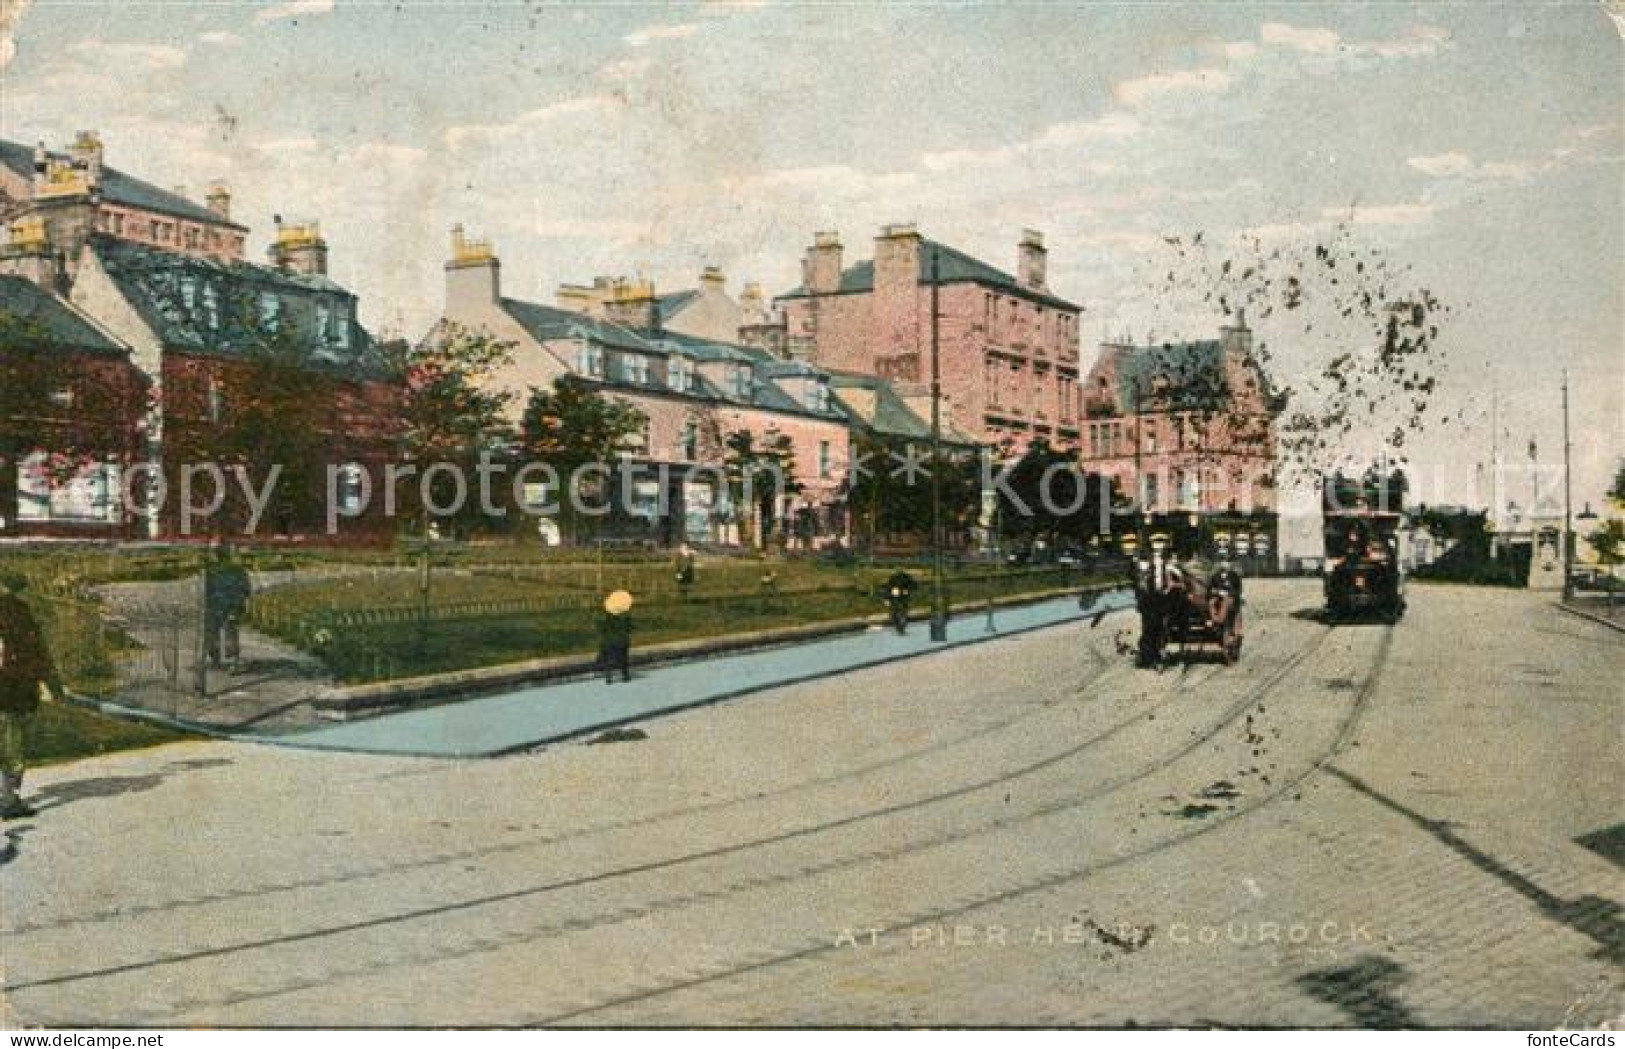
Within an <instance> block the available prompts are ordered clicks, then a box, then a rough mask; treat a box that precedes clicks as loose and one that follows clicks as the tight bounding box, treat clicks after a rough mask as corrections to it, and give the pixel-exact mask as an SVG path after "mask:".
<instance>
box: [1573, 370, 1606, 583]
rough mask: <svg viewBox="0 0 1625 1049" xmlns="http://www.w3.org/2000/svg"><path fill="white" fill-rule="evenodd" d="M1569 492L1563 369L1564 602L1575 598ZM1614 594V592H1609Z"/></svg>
mask: <svg viewBox="0 0 1625 1049" xmlns="http://www.w3.org/2000/svg"><path fill="white" fill-rule="evenodd" d="M1572 512H1573V506H1572V504H1571V501H1570V490H1569V370H1568V369H1567V368H1564V369H1563V600H1565V601H1568V600H1570V599H1571V598H1573V597H1574V522H1573V520H1572V519H1571V518H1570V516H1569V515H1570V514H1571V513H1572ZM1609 593H1610V594H1612V593H1613V591H1612V590H1610V591H1609Z"/></svg>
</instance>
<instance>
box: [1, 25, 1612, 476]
mask: <svg viewBox="0 0 1625 1049" xmlns="http://www.w3.org/2000/svg"><path fill="white" fill-rule="evenodd" d="M0 5H3V8H0V10H4V12H5V18H6V20H7V21H9V22H11V23H12V24H11V26H10V29H9V35H8V37H7V38H6V39H5V40H4V41H3V42H0V59H4V60H5V67H4V73H3V74H0V77H3V81H0V131H3V133H4V135H5V137H7V138H10V139H13V140H20V141H25V142H30V141H33V140H36V139H39V138H43V139H45V140H46V141H47V142H48V143H51V144H53V145H56V144H62V143H64V142H65V141H66V140H67V139H68V138H69V137H70V136H71V134H72V132H73V131H74V130H75V129H78V128H96V129H98V130H99V131H100V132H101V133H102V136H103V138H104V140H105V142H106V144H107V150H108V162H109V163H111V164H113V165H114V166H117V167H120V168H123V169H125V170H128V171H131V172H133V173H137V174H140V175H142V176H144V177H146V178H149V179H150V180H152V181H155V182H158V183H160V184H162V185H167V186H184V187H187V188H188V190H189V191H190V192H191V193H192V194H193V195H195V196H200V195H201V192H202V189H203V187H204V186H205V185H206V184H207V183H208V182H209V181H210V180H212V179H217V178H218V179H224V180H226V181H228V182H229V183H230V185H231V186H232V188H233V190H234V193H235V195H236V203H235V207H236V210H237V215H238V217H239V218H240V219H241V220H243V221H245V222H247V223H249V224H250V225H252V226H253V227H254V229H255V235H256V236H255V239H254V241H253V245H252V250H253V251H254V253H255V255H256V256H260V255H261V253H262V252H263V245H264V243H265V237H266V234H267V232H268V230H269V228H270V216H271V214H272V213H281V214H283V215H284V216H287V217H290V218H316V219H320V220H321V222H322V224H323V227H324V229H325V231H326V233H327V236H328V240H329V242H330V245H331V248H332V272H333V275H334V276H335V277H336V278H337V279H339V280H340V281H342V282H344V283H346V284H348V285H349V286H351V287H352V288H354V289H355V290H356V291H358V292H359V293H360V294H361V295H362V297H363V313H364V316H365V317H366V318H367V319H368V320H369V322H370V323H371V324H372V325H373V326H374V327H375V328H378V327H381V328H384V329H393V328H399V329H404V331H406V332H407V333H408V334H413V333H417V332H420V331H421V330H422V329H423V328H424V327H425V326H426V325H427V324H428V323H429V321H430V320H431V319H432V318H433V317H434V316H435V314H436V311H437V310H438V307H439V305H440V301H441V271H440V263H441V261H442V260H443V258H444V253H445V243H446V232H447V229H448V228H449V227H450V225H451V224H452V223H454V222H463V223H465V224H467V225H468V226H469V227H470V228H471V229H472V230H473V231H475V232H477V233H481V234H487V235H489V236H491V237H492V238H493V239H494V240H495V242H496V245H497V248H498V251H499V254H500V255H501V257H502V260H503V276H504V282H505V289H506V290H507V292H508V293H509V294H512V295H518V296H523V297H532V298H539V299H543V300H544V301H550V299H551V292H552V289H553V288H554V287H555V286H556V285H557V284H558V283H560V282H561V281H573V280H583V279H587V278H590V277H591V276H592V275H594V274H597V273H625V272H632V271H634V270H641V271H643V272H644V273H646V274H647V275H649V276H651V277H653V278H654V279H655V281H656V282H657V285H658V286H659V287H661V288H663V289H671V288H677V287H683V286H690V285H692V284H693V279H694V276H695V274H697V272H698V270H699V269H700V267H701V266H703V265H706V264H717V265H721V266H723V267H724V268H725V269H726V271H727V273H728V275H729V278H730V281H731V282H732V283H733V284H734V286H735V287H736V288H737V284H738V282H739V281H741V280H743V279H746V278H753V279H759V280H762V281H763V282H764V283H765V284H766V285H767V286H768V288H769V290H770V291H778V290H784V289H786V288H788V287H790V286H791V285H793V284H795V283H796V282H797V280H798V260H799V257H800V254H801V251H802V249H803V247H804V246H805V245H806V244H807V243H808V242H809V241H810V238H811V234H812V232H813V231H814V230H816V229H826V228H832V229H838V230H839V231H840V232H841V233H842V234H843V236H844V239H845V241H846V244H847V250H848V254H849V257H858V256H866V255H867V254H868V250H869V241H870V238H871V237H872V236H873V235H874V233H875V231H876V230H877V229H878V227H879V226H880V225H881V224H883V223H886V222H894V221H910V220H914V221H918V222H919V223H920V224H921V226H922V228H923V229H924V230H925V231H926V232H927V233H928V234H930V235H932V236H934V237H937V238H938V239H941V240H944V241H946V242H948V243H952V244H955V245H956V246H958V247H961V248H963V249H966V250H969V251H972V252H974V253H977V254H980V255H982V256H983V257H985V258H987V259H989V260H990V261H992V262H995V263H997V264H1000V265H1002V266H1004V267H1006V268H1012V267H1013V266H1014V261H1015V243H1016V239H1017V236H1018V234H1019V231H1020V230H1021V228H1022V227H1035V228H1038V229H1041V230H1043V231H1044V232H1045V234H1046V236H1047V239H1048V243H1049V246H1050V257H1051V284H1052V286H1053V287H1054V288H1055V289H1056V290H1057V291H1058V292H1060V293H1062V294H1064V295H1066V296H1068V297H1070V298H1072V299H1074V300H1076V301H1078V302H1081V303H1082V304H1084V306H1085V307H1086V309H1087V316H1086V320H1085V324H1084V331H1085V333H1086V342H1092V341H1093V339H1094V337H1095V336H1096V335H1098V334H1100V333H1101V332H1102V331H1111V332H1120V331H1121V332H1129V333H1133V334H1135V335H1138V336H1143V335H1144V334H1146V333H1147V332H1148V331H1154V332H1155V334H1156V335H1157V337H1159V338H1162V337H1171V336H1179V335H1184V336H1192V337H1196V336H1202V335H1208V334H1211V331H1212V329H1213V328H1214V327H1215V326H1216V325H1217V324H1218V323H1219V318H1218V317H1217V316H1216V315H1213V314H1204V313H1202V312H1201V311H1200V309H1192V310H1188V311H1185V312H1180V313H1173V314H1171V313H1170V311H1169V309H1168V308H1167V304H1166V303H1165V302H1160V301H1159V300H1158V297H1157V295H1155V294H1154V293H1153V292H1152V291H1151V288H1152V287H1153V286H1154V280H1153V277H1154V275H1156V274H1158V273H1160V272H1161V270H1162V269H1163V268H1164V264H1165V263H1166V261H1167V260H1166V259H1165V258H1163V257H1161V256H1160V255H1159V252H1164V251H1165V250H1166V245H1165V243H1164V241H1163V239H1162V238H1163V236H1164V235H1172V234H1180V235H1184V236H1189V235H1190V234H1192V233H1194V232H1195V231H1203V232H1204V234H1205V236H1206V237H1207V238H1209V242H1211V243H1219V244H1223V243H1226V242H1228V241H1231V240H1233V239H1234V238H1237V237H1241V236H1243V235H1247V234H1253V235H1257V236H1259V237H1261V238H1263V239H1264V241H1265V242H1266V243H1270V242H1281V243H1286V242H1291V241H1294V240H1297V241H1303V242H1313V240H1314V238H1315V237H1317V236H1319V235H1322V234H1323V233H1324V232H1325V231H1326V229H1327V228H1328V227H1329V226H1330V225H1331V224H1332V223H1334V222H1338V221H1344V222H1347V223H1348V224H1349V226H1350V228H1351V230H1352V235H1353V236H1355V237H1356V238H1358V239H1359V240H1360V241H1361V242H1362V243H1365V244H1369V245H1372V246H1374V247H1376V248H1377V249H1379V250H1381V251H1382V252H1384V253H1385V254H1386V255H1387V256H1388V257H1389V258H1390V259H1393V260H1396V261H1397V262H1399V263H1401V264H1403V265H1407V266H1409V267H1411V268H1412V269H1413V271H1414V273H1415V274H1416V279H1417V281H1418V282H1420V283H1423V284H1426V285H1427V286H1429V287H1430V288H1432V289H1433V290H1434V291H1435V292H1436V293H1437V294H1439V295H1440V297H1441V298H1443V299H1444V300H1445V301H1446V302H1448V303H1450V304H1452V306H1453V307H1454V313H1453V315H1452V319H1451V322H1450V324H1449V325H1448V327H1447V330H1446V332H1445V334H1444V336H1443V348H1444V349H1445V350H1447V351H1448V353H1449V354H1450V367H1449V369H1448V381H1447V382H1446V384H1445V388H1444V389H1443V391H1442V392H1441V394H1440V397H1439V399H1438V403H1437V414H1438V415H1439V417H1441V418H1446V417H1447V418H1450V419H1451V420H1452V423H1451V424H1449V425H1444V426H1441V427H1439V428H1436V429H1434V430H1433V431H1431V432H1430V434H1429V435H1427V436H1426V437H1425V438H1424V439H1422V440H1421V441H1419V442H1412V448H1413V449H1415V450H1414V451H1413V455H1414V456H1415V457H1416V460H1417V462H1418V465H1419V466H1421V467H1423V468H1430V467H1432V466H1434V465H1437V464H1441V463H1443V464H1452V465H1453V466H1454V467H1455V475H1454V481H1453V482H1452V484H1453V487H1446V488H1444V489H1443V490H1441V491H1440V492H1439V493H1438V494H1437V496H1436V497H1438V498H1461V499H1467V498H1471V497H1472V495H1473V494H1474V493H1473V491H1472V488H1473V484H1474V477H1473V470H1472V464H1473V463H1474V462H1476V460H1478V459H1482V458H1485V457H1486V455H1487V446H1488V443H1489V432H1490V431H1489V425H1488V421H1487V420H1488V414H1489V405H1490V403H1491V401H1492V399H1493V394H1494V393H1495V392H1499V394H1500V396H1501V399H1502V402H1503V403H1502V409H1501V413H1500V414H1501V419H1502V424H1503V429H1504V431H1505V433H1504V436H1503V445H1504V446H1506V447H1510V448H1511V449H1512V450H1513V451H1514V452H1515V453H1516V454H1514V455H1512V456H1511V458H1513V459H1514V460H1523V458H1524V453H1525V450H1526V447H1527V443H1528V441H1529V440H1530V439H1531V438H1534V439H1536V441H1537V442H1538V445H1539V448H1540V455H1541V458H1542V459H1551V458H1553V457H1554V456H1556V455H1557V454H1558V450H1559V448H1560V438H1559V430H1558V423H1557V421H1556V420H1557V414H1556V411H1557V404H1558V389H1557V388H1558V378H1557V374H1558V371H1559V370H1560V369H1561V368H1563V367H1568V368H1569V369H1570V370H1571V372H1572V373H1573V376H1574V379H1575V382H1574V387H1575V388H1574V398H1575V446H1576V454H1577V467H1578V471H1579V484H1578V492H1577V500H1580V499H1592V500H1595V499H1596V497H1597V495H1598V494H1599V493H1600V491H1601V489H1602V488H1603V487H1604V484H1605V481H1604V478H1605V475H1606V474H1607V473H1608V471H1609V469H1610V465H1609V464H1610V463H1611V462H1612V461H1613V459H1614V457H1616V456H1617V455H1619V454H1620V452H1621V429H1622V426H1621V420H1622V411H1625V399H1622V396H1621V390H1622V382H1625V369H1622V368H1621V353H1622V344H1621V340H1622V306H1621V296H1622V290H1621V289H1622V288H1625V270H1622V259H1625V255H1622V250H1621V249H1622V243H1621V241H1622V230H1625V210H1622V206H1621V175H1622V170H1621V154H1622V131H1621V99H1622V98H1625V83H1622V64H1621V38H1620V33H1619V30H1618V27H1616V25H1615V24H1614V23H1613V22H1612V21H1611V20H1610V18H1609V16H1608V15H1607V14H1606V13H1605V12H1604V10H1603V9H1602V8H1600V7H1598V6H1597V5H1595V4H1588V3H1574V4H1567V5H1565V4H1540V5H1534V4H1529V5H1523V4H1477V5H1468V4H1426V5H1413V4H1407V3H1359V4H1352V3H1351V4H1331V5H1319V4H1316V5H1309V4H1268V5H1250V4H1242V3H1237V4H1225V5H1222V6H1221V5H1216V4H1194V3H1192V4H1174V3H1150V2H1145V3H1111V4H1105V3H1102V4H1060V3H1045V4H1018V3H1010V4H997V5H994V4H970V5H951V6H950V5H935V4H923V3H912V4H896V5H887V6H879V5H874V4H857V3H829V2H820V3H794V2H783V3H776V2H760V0H742V2H721V0H708V2H698V3H695V2H688V3H672V4H639V3H597V4H586V3H579V4H538V3H513V4H478V5H475V4H462V5H458V4H432V3H423V2H417V0H402V2H398V3H359V2H357V3H350V2H346V0H337V2H336V3H335V2H333V0H294V2H284V3H238V4H233V3H207V4H205V3H163V4H144V3H140V2H137V0H119V2H117V3H107V4H98V3H96V2H94V0H91V2H87V0H73V2H71V3H68V2H60V3H52V2H48V0H36V2H34V3H32V4H26V3H19V2H18V0H0ZM1272 337H1273V338H1274V339H1275V340H1276V341H1277V343H1280V342H1282V341H1290V340H1291V339H1292V338H1293V337H1294V333H1293V332H1291V331H1287V330H1282V331H1279V332H1275V333H1272ZM1086 349H1087V347H1086Z"/></svg>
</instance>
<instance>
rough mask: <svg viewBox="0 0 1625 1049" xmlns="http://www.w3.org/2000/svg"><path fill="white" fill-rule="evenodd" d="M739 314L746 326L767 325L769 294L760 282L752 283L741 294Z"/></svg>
mask: <svg viewBox="0 0 1625 1049" xmlns="http://www.w3.org/2000/svg"><path fill="white" fill-rule="evenodd" d="M739 313H740V316H741V318H742V319H743V320H744V322H745V323H746V324H765V323H766V322H767V321H768V319H769V316H768V308H767V293H766V292H765V291H763V290H762V285H761V282H760V281H754V280H753V281H751V282H750V283H748V284H746V285H745V290H744V291H742V292H740V293H739Z"/></svg>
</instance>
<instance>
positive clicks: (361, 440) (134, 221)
mask: <svg viewBox="0 0 1625 1049" xmlns="http://www.w3.org/2000/svg"><path fill="white" fill-rule="evenodd" d="M0 208H3V209H4V212H5V214H6V216H7V217H8V224H7V238H6V241H5V243H4V244H0V274H4V275H9V276H12V277H17V278H21V279H24V280H27V281H28V282H29V283H31V284H32V285H33V286H34V287H35V288H37V289H39V291H40V292H41V293H44V294H46V295H49V296H51V297H52V298H53V299H55V300H57V307H58V308H63V309H69V310H71V311H73V312H74V313H75V314H77V315H78V316H80V317H82V318H85V319H86V320H88V321H89V322H91V323H92V324H93V325H94V326H95V328H96V330H97V331H98V332H99V333H100V335H101V336H102V337H103V338H105V339H106V340H107V341H108V342H109V343H110V344H112V345H113V346H115V347H117V352H118V353H119V354H122V355H123V356H124V357H125V358H126V359H127V360H128V361H129V362H130V364H131V366H132V367H133V368H134V369H135V370H136V371H137V372H138V373H139V375H140V377H141V382H142V383H143V384H144V386H145V389H146V391H147V397H146V398H145V400H146V403H145V405H143V406H142V407H140V408H139V409H136V411H137V414H138V417H137V418H133V419H127V420H121V425H128V426H131V427H133V428H134V430H135V431H136V432H138V433H139V435H140V436H139V443H140V449H139V451H138V453H137V454H135V455H134V456H133V457H132V458H133V460H134V462H133V463H132V464H131V465H132V467H133V466H142V467H144V468H145V471H146V473H147V474H148V476H149V477H157V476H161V477H162V478H163V479H164V484H163V485H159V484H157V483H156V481H154V482H152V483H149V484H147V485H146V486H145V487H144V490H143V492H142V493H141V494H140V495H139V496H138V498H139V499H140V500H141V501H142V502H143V503H144V505H142V506H138V507H133V508H131V507H126V508H125V512H126V513H133V514H135V515H136V516H137V517H139V518H140V523H139V525H138V526H136V528H135V529H134V531H135V532H136V533H138V534H140V535H142V536H144V537H148V538H165V537H172V536H177V535H178V534H179V532H180V529H179V527H178V520H177V501H176V499H175V498H174V497H173V495H174V492H175V488H176V486H175V482H176V480H177V476H176V475H177V472H178V471H179V470H180V468H181V467H182V465H183V462H184V460H186V459H188V458H190V457H192V456H195V455H198V454H202V453H203V452H204V451H206V450H207V449H209V448H210V447H219V446H220V445H221V443H222V442H221V440H220V437H221V435H222V433H224V432H226V431H229V430H230V428H231V427H232V426H233V418H234V414H239V415H240V414H243V413H241V412H238V411H237V409H240V408H242V407H243V405H244V403H245V402H246V401H248V400H249V399H252V398H256V397H260V396H262V395H263V394H265V392H266V391H264V390H255V389H253V385H254V379H253V376H254V375H255V374H257V373H255V372H254V368H255V367H256V366H257V365H258V364H260V363H263V361H264V359H265V352H262V351H267V349H268V347H271V346H273V345H274V346H276V347H281V348H282V349H283V350H286V351H287V352H286V354H285V358H284V360H283V362H282V363H284V364H286V365H288V366H290V367H295V368H297V369H298V372H299V373H300V374H301V375H306V376H314V377H315V381H313V382H312V383H310V384H308V389H309V390H310V391H311V395H312V396H314V397H315V398H316V402H315V403H314V404H311V405H305V406H303V407H306V408H309V409H310V413H309V414H310V416H311V417H312V418H316V419H319V420H320V422H319V423H318V424H317V425H318V426H319V428H320V431H321V432H320V433H319V434H317V435H314V436H315V437H316V438H319V440H317V441H316V442H315V443H317V444H319V445H320V446H321V451H320V455H321V457H322V459H323V462H321V463H319V464H317V463H301V464H298V465H299V466H300V467H302V468H308V469H313V468H315V467H317V466H321V467H324V468H325V467H327V466H332V467H334V468H335V469H338V470H340V471H344V472H346V473H353V472H354V471H355V470H356V469H359V468H364V467H366V466H368V465H371V464H377V463H381V461H382V460H383V459H384V458H386V457H388V456H389V455H391V454H392V449H393V442H394V435H395V432H396V428H397V424H396V421H395V420H396V415H397V412H396V405H397V403H398V401H397V390H398V387H397V386H396V385H395V384H394V382H393V381H392V379H391V376H390V374H389V370H388V368H387V367H386V364H385V362H384V361H383V360H382V358H381V356H380V354H379V352H378V349H377V347H376V345H375V344H374V341H373V339H372V337H371V335H370V334H369V333H368V332H367V331H366V330H365V328H363V327H362V325H361V323H360V320H359V318H358V316H357V303H356V297H355V295H354V294H353V293H351V292H350V291H348V290H347V289H345V288H343V287H342V286H340V285H338V284H337V283H335V282H334V281H333V280H332V279H331V278H329V277H328V276H327V253H328V247H327V243H326V241H325V240H324V239H323V237H322V235H321V230H320V227H319V226H318V225H317V224H315V223H313V222H311V223H292V224H283V223H282V222H281V221H280V220H278V223H277V228H276V231H275V233H274V237H273V241H272V244H271V246H270V251H269V255H270V264H269V265H260V264H255V263H251V262H248V261H246V260H245V259H244V257H243V245H244V238H245V236H246V233H247V232H248V231H247V228H246V227H244V226H242V225H240V224H238V223H236V222H234V221H232V220H231V218H230V198H229V195H228V194H226V193H225V191H224V189H223V188H222V187H216V188H215V189H214V190H211V192H210V196H209V200H208V203H207V205H206V206H205V205H198V204H196V203H193V202H191V201H189V200H187V199H186V198H184V197H182V196H180V195H178V194H176V193H173V192H170V191H166V190H162V189H159V188H158V187H156V186H154V185H152V184H151V183H148V182H144V181H142V180H140V179H138V178H135V177H134V176H131V175H127V174H125V173H123V172H120V171H118V170H117V169H115V168H112V167H110V166H108V165H106V164H105V163H104V162H103V159H102V148H101V144H100V141H99V140H98V139H97V138H96V136H95V135H94V134H93V133H89V132H82V133H81V134H80V135H79V137H78V138H77V139H76V140H75V142H74V144H73V146H72V148H70V150H69V151H68V152H67V153H66V154H56V153H52V152H49V151H47V150H45V149H44V147H43V146H42V147H38V148H36V149H34V150H27V149H25V148H23V147H20V146H16V145H15V144H12V143H3V144H0ZM234 402H235V403H234ZM306 436H310V435H306ZM42 443H48V442H42ZM37 451H39V452H45V453H49V452H50V451H51V449H49V448H41V449H38V450H37ZM217 465H219V466H221V467H222V468H226V467H228V466H229V465H231V464H225V463H220V464H217ZM290 465H291V464H290ZM27 483H32V481H28V482H27ZM64 483H65V484H67V485H69V486H71V485H73V484H76V483H79V482H78V481H76V480H74V479H69V480H68V481H66V482H64ZM160 495H163V496H165V497H166V498H165V499H163V501H162V502H160V501H159V498H158V497H159V496H160ZM45 498H46V500H47V501H48V502H49V501H50V500H52V499H55V498H56V497H55V496H54V495H50V494H47V496H46V497H45ZM327 509H328V508H327V507H326V506H325V503H324V501H323V500H321V499H320V498H319V497H313V498H312V499H310V500H308V501H307V502H305V503H304V504H301V505H298V506H293V507H290V508H288V509H287V510H286V511H285V512H282V513H280V514H279V515H278V519H277V520H274V521H268V522H263V524H264V526H265V527H267V528H269V529H271V530H272V532H273V533H274V534H281V535H285V536H287V537H289V538H299V539H318V540H327V539H337V540H341V541H374V540H381V539H384V538H387V536H388V533H389V530H390V526H389V525H388V523H387V522H383V521H381V520H380V519H379V518H378V517H377V516H376V515H368V516H360V517H357V518H356V519H354V520H348V521H345V522H343V527H344V532H343V534H340V535H336V536H328V535H325V533H324V528H325V522H326V519H327ZM262 537H264V536H263V534H262Z"/></svg>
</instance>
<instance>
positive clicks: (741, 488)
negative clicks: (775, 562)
mask: <svg viewBox="0 0 1625 1049" xmlns="http://www.w3.org/2000/svg"><path fill="white" fill-rule="evenodd" d="M722 468H723V473H724V474H725V476H726V477H727V479H728V494H729V502H730V503H731V504H732V505H733V507H734V512H735V513H736V514H738V513H740V512H741V511H744V517H743V519H741V521H740V536H739V539H740V542H742V543H744V544H746V545H755V546H757V547H763V548H765V547H766V546H767V545H768V543H769V542H770V541H772V539H773V537H774V528H775V525H776V524H777V523H778V511H779V506H778V504H779V497H780V496H793V495H796V494H797V493H799V492H801V491H802V490H803V488H804V486H803V485H802V484H801V482H800V481H798V480H797V479H796V455H795V445H794V443H793V442H792V441H791V440H790V435H789V434H785V433H780V432H779V431H777V430H775V429H772V428H769V429H768V430H766V431H765V432H764V433H763V434H762V435H761V437H760V438H759V439H758V437H757V435H756V434H754V433H752V432H751V431H749V430H734V431H733V432H731V433H729V434H727V435H726V436H724V437H723V440H722ZM747 503H748V504H749V505H748V506H747V505H746V504H747Z"/></svg>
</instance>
